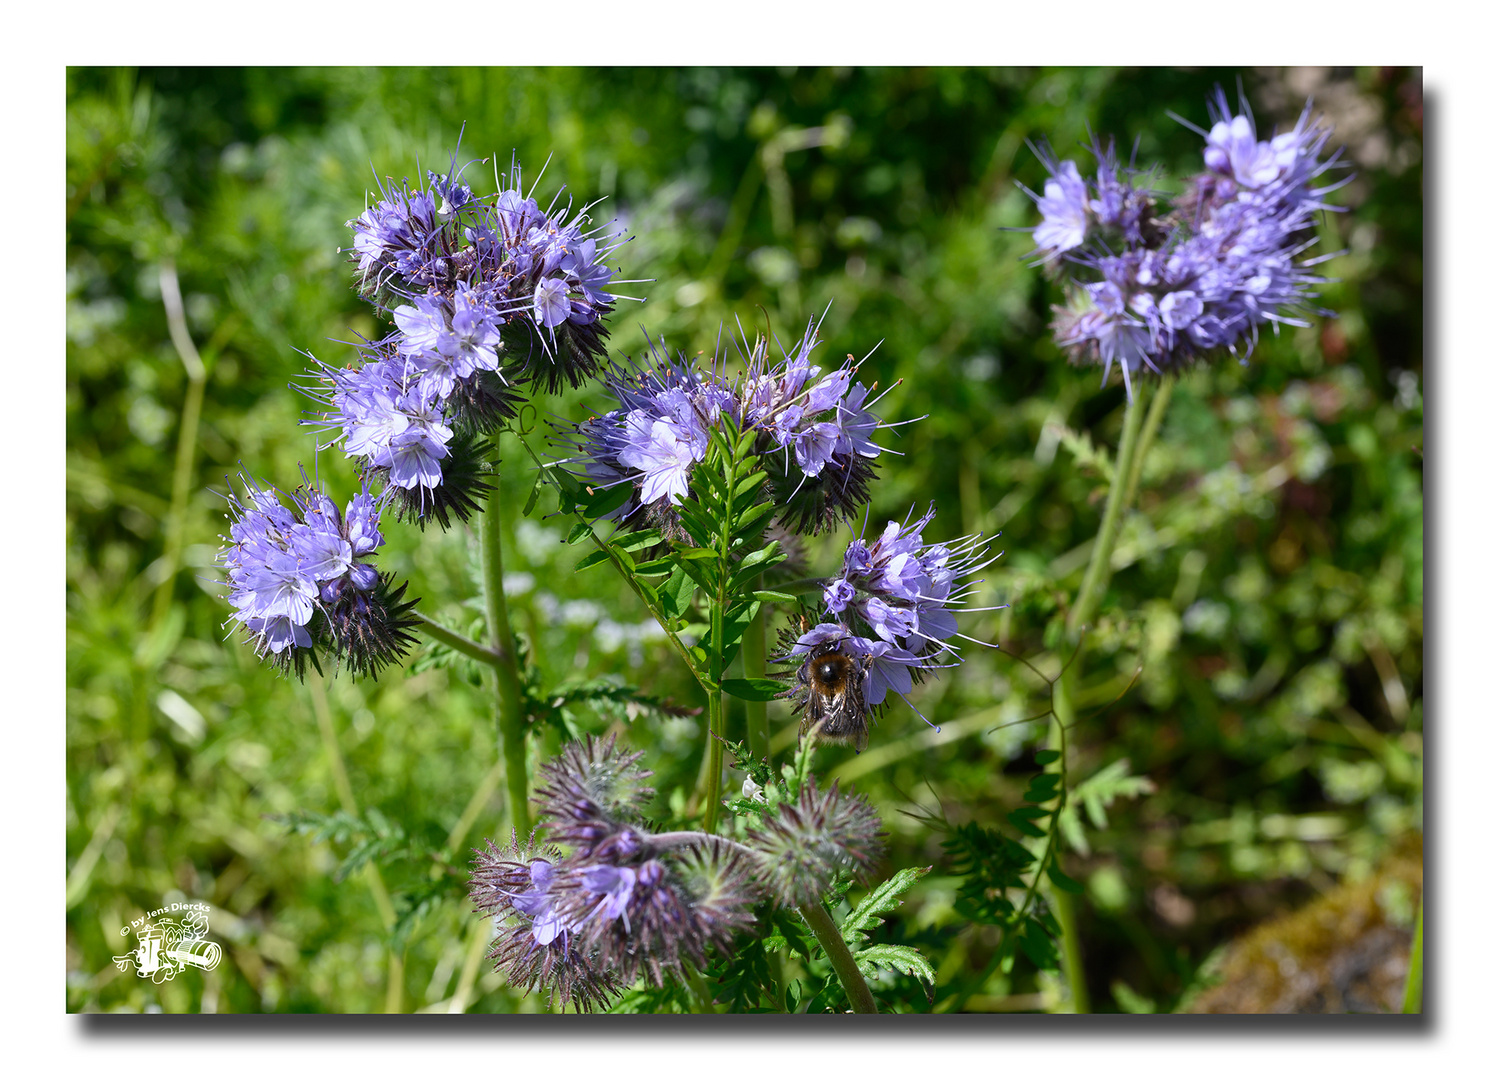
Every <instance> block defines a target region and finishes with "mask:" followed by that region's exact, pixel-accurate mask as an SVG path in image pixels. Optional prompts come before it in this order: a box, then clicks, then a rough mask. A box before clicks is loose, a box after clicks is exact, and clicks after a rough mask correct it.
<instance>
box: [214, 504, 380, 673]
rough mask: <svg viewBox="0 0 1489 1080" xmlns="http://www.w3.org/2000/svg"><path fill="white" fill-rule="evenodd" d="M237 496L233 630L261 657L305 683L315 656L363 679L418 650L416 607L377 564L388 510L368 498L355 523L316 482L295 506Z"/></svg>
mask: <svg viewBox="0 0 1489 1080" xmlns="http://www.w3.org/2000/svg"><path fill="white" fill-rule="evenodd" d="M246 487H247V494H246V496H245V499H244V500H240V499H239V498H238V497H237V496H236V495H232V496H230V497H229V498H230V507H231V510H232V514H231V519H232V524H231V526H230V529H229V532H230V534H231V535H230V537H224V538H223V539H224V541H226V544H225V546H224V547H223V548H222V550H221V551H220V552H219V553H218V562H219V564H220V565H221V566H222V567H223V568H224V569H225V570H226V571H227V584H228V588H229V592H228V601H229V602H230V603H231V604H232V606H233V609H234V610H233V614H232V620H233V621H234V622H236V623H238V624H239V625H240V626H242V627H243V629H244V631H245V635H246V639H247V640H248V641H249V642H250V643H251V644H252V645H253V646H254V650H255V651H256V652H257V653H258V654H259V655H260V656H267V657H269V658H271V659H273V661H274V662H275V663H276V664H278V665H280V666H282V667H284V668H285V669H286V670H289V669H291V668H292V669H293V670H295V671H296V672H297V673H298V674H300V675H302V676H303V674H304V663H305V659H306V657H307V656H309V657H311V659H312V662H315V661H314V649H315V647H316V646H318V645H324V646H327V647H328V648H329V649H330V650H331V651H332V652H333V653H335V654H336V655H337V656H338V657H341V658H344V659H346V660H347V661H348V663H349V664H350V666H351V667H352V668H353V669H354V670H356V671H357V672H359V673H361V674H371V675H374V676H375V675H376V674H377V672H378V670H379V668H381V667H382V665H383V664H385V663H387V662H388V661H389V660H391V659H393V658H394V657H395V656H397V655H399V654H400V653H401V652H402V651H403V650H404V649H405V648H406V647H407V644H408V642H409V640H410V638H409V635H408V633H407V624H406V622H405V613H406V609H407V607H408V606H410V605H404V604H402V603H400V600H401V598H402V592H403V590H402V588H401V587H400V588H399V589H398V590H396V591H390V590H389V589H388V588H387V587H386V584H385V582H384V580H383V578H382V575H380V574H379V573H378V571H377V568H376V567H375V566H373V564H372V563H371V562H370V561H368V560H369V559H370V558H371V556H372V555H373V554H374V553H375V552H376V551H377V549H378V547H380V546H381V545H382V542H383V535H382V533H381V532H380V531H379V529H378V503H377V501H376V500H375V499H373V497H372V496H371V495H370V494H369V492H368V491H367V488H366V486H365V484H364V486H363V489H362V491H361V492H359V493H358V494H357V495H355V496H353V498H352V500H351V502H349V503H347V506H346V511H345V513H341V512H338V510H337V508H336V504H335V503H334V502H333V501H332V500H331V499H330V498H329V497H328V496H327V495H326V494H325V493H324V492H322V491H321V490H320V489H319V488H317V487H315V486H314V485H312V484H310V483H308V482H307V484H306V485H305V486H304V487H302V488H301V489H300V490H299V491H297V492H296V493H295V494H293V495H291V496H290V504H291V505H290V506H285V505H284V504H283V503H282V502H281V501H280V498H279V494H278V493H277V492H276V491H274V490H272V489H268V488H262V487H259V486H258V485H257V484H255V483H254V482H252V481H251V480H250V481H247V482H246Z"/></svg>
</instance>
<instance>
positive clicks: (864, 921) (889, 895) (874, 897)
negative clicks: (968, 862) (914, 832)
mask: <svg viewBox="0 0 1489 1080" xmlns="http://www.w3.org/2000/svg"><path fill="white" fill-rule="evenodd" d="M930 872H931V868H930V867H929V866H907V867H905V869H903V870H901V871H900V872H899V873H898V874H896V875H895V876H894V877H892V878H890V879H889V880H888V881H886V882H883V883H882V884H881V885H879V886H878V888H876V889H874V891H873V892H871V893H869V894H868V895H867V896H865V897H864V898H863V899H862V900H860V901H859V902H858V906H857V907H855V908H854V909H853V912H852V914H850V915H849V916H848V917H847V918H846V919H844V920H843V925H842V927H841V929H842V931H843V936H844V937H847V936H848V935H849V934H851V933H855V932H857V933H865V932H867V931H869V930H871V929H873V928H874V927H876V926H878V925H879V924H880V923H882V922H883V921H884V920H883V919H880V918H878V916H880V915H882V914H883V913H884V912H886V911H893V910H894V909H895V908H897V907H899V906H900V905H901V904H903V903H904V902H905V894H906V893H907V892H909V891H910V888H911V887H912V886H913V885H914V884H915V883H916V882H917V881H919V880H920V879H921V878H923V877H925V876H926V875H927V874H929V873H930Z"/></svg>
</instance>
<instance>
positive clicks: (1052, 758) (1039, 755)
mask: <svg viewBox="0 0 1489 1080" xmlns="http://www.w3.org/2000/svg"><path fill="white" fill-rule="evenodd" d="M1059 760H1060V751H1058V750H1037V751H1035V753H1034V764H1036V765H1038V766H1039V767H1040V768H1043V767H1044V766H1046V765H1053V764H1054V763H1055V762H1057V761H1059Z"/></svg>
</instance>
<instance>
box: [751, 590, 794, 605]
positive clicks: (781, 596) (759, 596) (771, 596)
mask: <svg viewBox="0 0 1489 1080" xmlns="http://www.w3.org/2000/svg"><path fill="white" fill-rule="evenodd" d="M754 596H755V599H756V600H762V601H763V600H768V601H770V602H771V603H773V604H790V603H793V602H794V601H795V600H796V597H794V596H792V595H791V594H790V593H783V592H776V591H774V590H773V589H756V590H755V593H754Z"/></svg>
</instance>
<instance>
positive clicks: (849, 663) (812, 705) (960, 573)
mask: <svg viewBox="0 0 1489 1080" xmlns="http://www.w3.org/2000/svg"><path fill="white" fill-rule="evenodd" d="M935 514H936V511H935V508H934V507H932V508H931V509H929V510H927V511H926V512H925V514H923V515H922V516H921V517H919V518H918V519H916V520H914V521H911V522H909V523H907V524H901V523H900V522H897V521H891V522H890V523H889V524H888V525H887V526H885V528H884V531H883V532H882V533H881V534H880V535H879V536H878V538H876V539H874V540H873V541H868V540H866V539H855V540H853V541H851V542H850V543H849V544H848V547H847V550H846V551H845V552H844V554H843V563H842V570H841V572H840V574H839V575H838V576H837V577H835V578H832V579H831V580H829V581H828V582H827V583H826V584H825V585H824V587H823V590H822V610H823V611H824V612H825V613H826V614H827V615H829V616H830V618H827V619H824V620H823V621H820V622H818V623H817V624H816V625H815V626H812V627H811V629H808V630H805V631H804V632H803V633H801V634H800V635H798V636H793V635H791V634H789V633H788V634H787V635H785V641H784V644H785V648H786V651H785V654H784V655H783V656H782V657H781V659H780V662H782V663H790V664H795V665H798V666H799V668H800V672H799V677H798V679H797V681H796V682H795V683H794V684H793V685H792V686H791V688H790V689H789V690H788V691H787V692H786V693H785V695H784V696H786V697H788V698H790V699H792V700H793V701H794V702H795V709H796V711H798V712H800V713H802V717H803V719H802V723H803V727H804V728H805V727H808V726H812V725H815V724H817V723H819V722H823V727H822V728H821V729H820V731H819V734H825V735H826V736H827V737H828V738H830V739H834V740H837V739H846V740H847V741H850V742H854V743H855V744H856V745H857V746H858V747H859V748H860V749H861V748H862V744H863V738H864V726H865V724H864V722H865V721H866V720H867V719H868V718H870V717H872V716H873V715H874V714H875V713H876V712H878V711H879V710H880V709H881V707H882V706H883V704H884V702H885V700H886V698H887V697H888V696H889V693H890V692H891V691H893V692H894V693H897V694H899V695H900V696H901V697H907V695H908V694H909V693H910V691H911V689H912V687H913V686H914V684H915V683H917V682H919V681H921V680H922V679H924V678H925V677H926V676H927V675H928V674H930V673H932V672H934V671H936V670H939V669H941V668H948V667H955V666H956V665H957V664H960V663H961V661H962V655H961V646H960V645H959V644H958V643H957V641H956V639H959V638H960V639H964V640H969V641H970V640H974V639H971V638H968V637H967V636H966V635H965V634H963V633H962V632H961V629H960V626H959V624H958V622H957V614H958V612H961V611H967V610H969V609H968V608H966V606H965V604H966V601H967V598H968V597H969V596H970V595H971V593H972V590H973V587H974V586H975V585H976V584H978V582H976V581H972V580H970V575H972V574H974V573H976V572H978V571H979V570H982V569H983V568H984V567H986V566H988V565H989V564H990V563H991V562H993V560H994V559H995V558H997V556H996V555H994V556H989V555H988V548H989V546H990V544H991V543H992V540H991V539H988V538H984V537H983V536H981V535H980V534H978V535H975V536H964V537H961V538H960V539H957V540H953V541H951V542H949V543H944V544H928V543H926V541H925V539H924V532H925V529H926V527H927V526H928V525H929V524H930V523H931V521H932V520H933V519H934V518H935ZM828 657H834V658H838V663H839V665H840V669H841V670H840V671H839V672H837V673H835V675H834V683H835V684H840V685H841V689H839V686H838V685H834V686H832V687H831V688H830V691H831V693H833V694H835V695H839V696H841V697H843V699H844V701H846V702H851V703H853V704H851V705H850V706H848V707H844V706H843V705H842V704H841V703H839V702H837V701H834V702H832V703H830V707H825V706H824V703H823V701H822V695H823V693H824V690H823V688H822V687H821V686H820V685H819V683H820V681H821V680H820V679H818V678H816V677H814V676H812V674H811V672H810V670H809V669H810V668H811V666H812V665H813V664H815V663H820V662H821V661H822V660H823V659H824V658H828ZM844 673H846V674H844ZM860 698H861V705H860V704H858V702H859V699H860ZM859 708H861V710H862V712H863V716H862V718H857V717H853V716H852V714H853V712H854V711H855V709H859Z"/></svg>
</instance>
